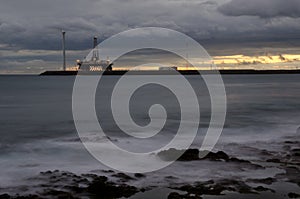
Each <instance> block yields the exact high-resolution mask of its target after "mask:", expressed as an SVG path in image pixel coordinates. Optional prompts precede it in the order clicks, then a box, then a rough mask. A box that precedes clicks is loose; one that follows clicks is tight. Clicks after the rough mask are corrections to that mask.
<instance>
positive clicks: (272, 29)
mask: <svg viewBox="0 0 300 199" xmlns="http://www.w3.org/2000/svg"><path fill="white" fill-rule="evenodd" d="M282 2H284V3H282ZM298 2H300V0H285V1H280V0H247V1H246V0H233V1H230V2H228V0H151V1H142V0H51V1H49V0H9V1H8V0H0V5H1V6H0V56H1V60H6V61H7V62H5V63H4V62H1V63H0V70H1V66H4V65H10V64H9V63H11V65H12V66H15V67H20V66H21V61H24V60H25V59H26V61H27V60H28V65H29V64H33V65H37V64H38V63H40V61H36V62H33V63H32V62H30V60H41V61H43V65H45V67H51V66H50V65H51V64H53V62H55V61H56V63H60V61H61V52H60V50H61V30H62V29H64V30H65V31H67V35H66V38H67V41H66V42H67V43H66V46H67V49H68V53H69V54H70V50H73V51H76V50H77V51H78V52H77V53H73V54H72V55H69V56H68V59H70V60H69V63H71V64H73V63H74V60H75V59H81V58H83V57H84V56H85V55H84V53H81V52H86V50H89V49H91V47H92V38H93V36H95V35H96V36H98V38H99V41H102V40H104V39H106V38H108V37H110V36H112V35H113V34H116V33H119V32H121V31H124V30H128V29H131V28H136V27H147V26H156V27H164V28H170V29H174V30H177V31H180V32H183V33H185V34H187V35H188V36H190V37H192V38H193V39H195V40H197V41H199V42H200V43H201V44H203V45H204V47H205V48H206V49H208V51H209V53H212V55H214V54H218V55H221V54H235V53H245V54H247V52H248V51H251V53H253V52H254V51H255V50H252V49H259V48H261V46H266V47H272V48H276V47H280V46H287V47H289V48H293V47H295V46H296V47H297V46H298V47H299V46H300V38H299V35H300V26H299V24H300V17H299V15H300V14H299V13H300V11H299V8H300V6H299V3H298ZM255 16H259V17H255ZM273 16H274V17H275V16H279V17H275V18H272V17H273ZM282 16H285V17H282ZM287 16H290V17H287ZM274 43H276V45H274ZM293 45H294V46H293ZM249 49H250V50H249ZM21 50H28V51H32V54H30V55H27V54H26V55H24V56H27V58H26V57H24V56H23V54H22V51H21ZM40 50H45V52H44V53H45V54H43V55H41V54H38V53H37V52H38V51H40ZM52 51H57V52H56V55H53V54H52ZM18 57H20V58H18ZM13 59H16V61H17V62H15V63H12V60H13ZM51 59H53V62H51V61H50V60H51ZM26 63H27V62H26ZM5 67H6V66H5ZM53 67H54V66H53ZM55 67H57V64H56V65H55Z"/></svg>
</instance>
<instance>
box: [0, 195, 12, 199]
mask: <svg viewBox="0 0 300 199" xmlns="http://www.w3.org/2000/svg"><path fill="white" fill-rule="evenodd" d="M10 198H11V197H10V195H8V194H2V195H0V199H10Z"/></svg>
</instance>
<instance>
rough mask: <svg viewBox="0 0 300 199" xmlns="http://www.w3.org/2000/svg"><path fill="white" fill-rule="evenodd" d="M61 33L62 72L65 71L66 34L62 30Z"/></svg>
mask: <svg viewBox="0 0 300 199" xmlns="http://www.w3.org/2000/svg"><path fill="white" fill-rule="evenodd" d="M61 33H62V37H63V38H62V49H63V70H64V71H66V32H65V31H64V30H62V31H61Z"/></svg>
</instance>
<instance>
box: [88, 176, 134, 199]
mask: <svg viewBox="0 0 300 199" xmlns="http://www.w3.org/2000/svg"><path fill="white" fill-rule="evenodd" d="M87 190H88V192H89V193H91V194H93V195H95V196H96V197H101V198H121V197H126V198H127V197H130V196H132V195H134V194H135V193H137V192H138V190H137V188H136V187H133V186H129V185H125V184H123V185H117V184H114V183H112V182H108V181H107V179H105V178H97V179H95V180H94V181H93V182H92V183H91V184H90V185H89V186H88V188H87Z"/></svg>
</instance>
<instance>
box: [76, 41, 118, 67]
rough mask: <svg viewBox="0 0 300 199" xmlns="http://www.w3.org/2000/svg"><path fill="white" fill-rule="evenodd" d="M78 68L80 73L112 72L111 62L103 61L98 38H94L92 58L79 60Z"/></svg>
mask: <svg viewBox="0 0 300 199" xmlns="http://www.w3.org/2000/svg"><path fill="white" fill-rule="evenodd" d="M77 66H78V70H79V71H112V66H113V63H110V60H109V59H108V58H107V59H106V60H101V59H100V55H99V48H98V41H97V37H94V43H93V51H92V56H91V57H90V58H89V59H87V58H85V59H84V60H82V61H81V60H78V61H77Z"/></svg>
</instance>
